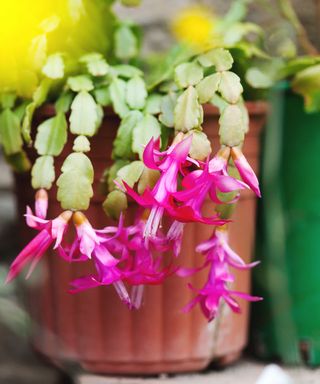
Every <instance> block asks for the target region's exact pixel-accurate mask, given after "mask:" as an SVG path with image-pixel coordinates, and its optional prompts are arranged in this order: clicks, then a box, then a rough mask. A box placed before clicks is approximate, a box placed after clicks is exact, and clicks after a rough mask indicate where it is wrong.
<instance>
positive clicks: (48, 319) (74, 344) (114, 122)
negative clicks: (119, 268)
mask: <svg viewBox="0 0 320 384" xmlns="http://www.w3.org/2000/svg"><path fill="white" fill-rule="evenodd" d="M247 107H248V109H249V113H250V132H249V133H248V135H247V137H246V142H245V146H244V153H245V155H246V157H247V158H248V161H249V162H250V164H252V166H253V168H254V169H255V171H258V161H259V148H260V145H259V144H260V143H259V136H260V132H261V129H262V126H263V124H264V121H265V114H266V105H265V103H262V102H255V103H247ZM51 113H52V109H51V108H50V107H45V108H43V109H42V110H40V111H39V113H38V114H37V116H36V121H35V125H37V124H39V123H40V122H41V121H42V120H43V119H44V118H47V117H49V116H50V114H51ZM218 117H219V115H218V111H217V109H216V108H214V107H212V106H207V107H206V108H205V123H204V127H203V128H204V130H205V132H206V133H207V134H208V136H209V138H210V140H211V142H212V144H213V148H214V150H217V149H218V146H219V138H218ZM118 124H119V120H118V118H117V117H116V116H115V115H114V114H112V113H111V112H107V113H106V116H105V118H104V121H103V124H102V126H101V128H100V130H99V133H98V135H97V136H96V137H94V138H93V139H92V141H91V143H92V144H91V148H92V150H91V152H90V154H89V155H90V158H91V160H92V162H93V164H94V169H95V183H94V190H95V195H94V198H93V200H92V203H91V206H90V209H89V210H88V211H87V212H86V214H87V216H88V217H89V219H90V221H91V223H92V224H93V226H95V227H103V226H105V225H108V224H110V223H111V222H110V221H108V219H107V218H106V216H105V215H104V213H103V211H102V209H101V202H102V201H103V196H102V195H101V194H100V193H99V180H100V178H101V175H102V172H103V170H104V169H105V167H106V166H107V165H108V164H110V163H111V158H110V155H111V148H112V141H113V138H114V136H115V133H116V129H117V127H118ZM71 147H72V140H69V142H68V144H67V146H66V148H65V150H64V152H63V153H62V155H61V156H59V157H58V158H57V159H56V170H59V168H60V166H61V165H62V162H63V160H64V159H65V157H66V156H67V154H68V153H69V152H70V151H71ZM16 191H17V199H18V211H19V217H22V215H23V213H24V212H25V206H26V204H32V202H33V198H34V191H33V190H32V189H31V187H30V180H29V176H25V175H24V176H21V175H19V176H17V177H16ZM55 196H56V189H55V188H53V189H52V190H51V191H50V192H49V198H50V203H49V211H48V217H50V218H52V217H55V216H57V215H58V214H59V213H60V212H61V208H60V206H59V203H58V202H57V201H56V198H55ZM204 210H205V213H206V215H208V216H209V215H210V214H212V204H211V203H210V202H209V201H208V202H206V204H205V207H204ZM255 210H256V199H255V196H254V194H253V193H251V192H249V191H248V192H247V191H246V192H244V193H243V194H242V197H241V199H240V201H239V203H238V205H237V208H236V211H235V214H234V223H232V224H231V225H230V243H231V246H232V247H233V248H234V249H235V251H236V252H239V254H240V255H241V256H242V257H243V258H244V260H245V261H246V262H249V261H250V260H251V255H252V246H253V242H254V235H255ZM133 215H134V208H132V209H131V210H130V212H129V216H132V217H133ZM21 231H22V238H23V239H24V240H26V239H27V238H28V237H30V234H31V233H30V231H29V230H27V229H26V227H25V226H23V228H22V230H21ZM211 233H212V228H210V227H209V226H204V225H201V224H188V225H187V226H186V229H185V235H184V240H183V246H182V251H181V255H180V259H181V263H183V265H185V266H189V267H193V266H197V265H200V264H201V262H202V256H201V255H198V254H196V253H195V246H196V245H197V244H199V243H200V242H201V241H203V240H205V239H207V238H208V237H209V236H210V234H211ZM88 268H89V267H88V265H87V264H86V263H84V264H83V263H74V264H72V265H70V264H68V263H67V262H65V261H63V260H61V259H60V258H59V257H57V256H56V255H54V253H53V252H51V251H50V252H48V253H47V255H46V256H45V257H44V258H43V262H42V263H41V264H40V266H39V267H38V269H37V271H36V272H35V273H34V275H33V276H32V277H31V278H30V280H29V281H28V283H27V288H28V289H27V292H28V295H27V296H28V298H29V304H30V305H29V308H30V313H31V316H32V318H33V324H34V328H33V345H34V346H35V348H36V349H37V350H38V351H39V352H41V353H42V354H43V355H45V356H46V357H48V358H49V359H50V360H51V361H53V362H59V363H63V362H68V361H69V362H70V361H72V362H73V361H76V362H78V363H80V364H81V366H82V367H83V368H85V369H86V370H88V371H91V372H99V373H114V374H137V373H139V374H155V373H162V372H182V371H185V372H186V371H197V370H201V369H203V368H205V367H206V366H207V365H208V364H209V362H210V361H212V360H218V361H219V362H220V363H222V364H226V363H228V362H231V361H234V360H235V359H236V358H237V357H239V356H240V354H241V351H242V350H243V348H244V347H245V345H246V342H247V329H248V320H249V319H248V311H249V306H248V303H246V302H244V301H243V300H241V303H240V304H241V307H242V314H241V315H236V314H233V313H231V312H230V310H229V309H227V308H226V307H224V308H223V309H222V312H221V315H220V317H219V318H217V319H216V320H215V321H213V322H210V323H208V322H207V321H206V319H205V318H204V316H203V315H202V313H201V311H200V310H199V308H197V307H196V308H194V309H193V310H192V311H191V312H189V313H187V314H186V313H183V312H182V310H181V309H182V308H183V307H184V306H185V305H186V304H187V303H188V302H189V301H190V300H191V299H192V297H193V296H194V293H193V292H192V291H191V290H190V289H188V287H187V283H188V282H191V283H192V284H193V285H194V286H195V287H199V288H200V287H201V285H202V284H203V283H204V281H205V276H206V271H203V272H202V273H198V274H197V275H196V276H193V277H190V278H188V279H182V278H178V277H170V278H169V279H168V280H167V281H166V282H165V283H164V284H163V285H161V286H150V287H146V289H145V296H144V302H143V306H142V308H141V309H139V310H137V311H136V310H135V311H130V310H128V309H127V308H126V307H125V306H124V305H123V304H122V303H121V302H120V300H119V298H118V297H117V296H116V294H115V292H114V290H113V288H111V287H101V288H96V289H92V290H89V291H85V292H83V293H79V294H76V295H70V294H69V293H67V288H68V282H69V281H70V280H72V279H74V278H76V277H79V276H81V275H84V274H87V273H88ZM235 274H236V283H235V289H237V290H241V291H244V292H249V290H250V272H247V271H241V272H240V273H237V272H236V271H235Z"/></svg>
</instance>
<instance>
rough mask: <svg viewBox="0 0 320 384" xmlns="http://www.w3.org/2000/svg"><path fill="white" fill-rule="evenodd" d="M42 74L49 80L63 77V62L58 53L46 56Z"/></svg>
mask: <svg viewBox="0 0 320 384" xmlns="http://www.w3.org/2000/svg"><path fill="white" fill-rule="evenodd" d="M42 73H43V74H44V75H45V76H47V77H49V78H50V79H62V78H63V76H64V62H63V59H62V56H61V54H60V53H55V54H53V55H50V56H48V58H47V61H46V63H45V65H44V66H43V67H42Z"/></svg>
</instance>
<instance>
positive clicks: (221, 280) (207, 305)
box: [184, 260, 262, 321]
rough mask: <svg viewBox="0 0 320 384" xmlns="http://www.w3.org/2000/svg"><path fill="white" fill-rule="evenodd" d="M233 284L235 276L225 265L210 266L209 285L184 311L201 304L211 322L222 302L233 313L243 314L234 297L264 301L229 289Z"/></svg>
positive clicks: (215, 263) (218, 263)
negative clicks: (229, 285) (228, 284)
mask: <svg viewBox="0 0 320 384" xmlns="http://www.w3.org/2000/svg"><path fill="white" fill-rule="evenodd" d="M232 282H233V276H232V275H231V274H229V273H228V271H227V270H226V265H225V263H223V262H221V261H219V260H216V261H215V262H214V263H212V264H211V266H210V272H209V276H208V281H207V283H206V284H205V286H204V287H203V288H202V289H200V290H199V291H198V295H197V296H196V297H195V298H194V299H193V300H192V301H191V302H190V303H189V304H188V305H187V306H186V307H185V308H184V311H189V310H190V309H192V308H193V307H194V306H195V305H196V304H200V307H201V310H202V312H203V314H204V315H205V316H206V317H207V319H208V320H209V321H211V320H213V319H214V318H215V317H216V316H217V313H218V311H219V308H220V305H221V302H222V301H224V302H225V303H226V304H227V305H228V306H229V307H230V308H231V310H232V311H233V312H236V313H240V312H241V309H240V306H239V304H238V303H237V301H236V300H235V298H234V296H236V297H240V298H242V299H245V300H248V301H260V300H262V299H261V298H260V297H256V296H251V295H249V294H247V293H242V292H237V291H233V290H230V289H228V286H227V283H232ZM191 288H192V287H191Z"/></svg>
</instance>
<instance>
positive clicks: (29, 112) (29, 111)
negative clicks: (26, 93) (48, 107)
mask: <svg viewBox="0 0 320 384" xmlns="http://www.w3.org/2000/svg"><path fill="white" fill-rule="evenodd" d="M51 84H52V80H51V79H48V78H45V79H43V80H42V81H41V83H40V84H39V86H38V87H37V88H36V90H35V91H34V93H33V96H32V100H33V101H32V102H31V103H30V104H29V105H27V107H26V111H25V116H24V118H23V122H22V136H23V138H24V140H25V141H26V142H27V143H30V142H31V136H30V132H31V124H32V118H33V114H34V111H35V110H36V108H38V107H40V105H41V104H43V103H44V102H45V101H46V99H47V96H48V93H49V89H50V86H51Z"/></svg>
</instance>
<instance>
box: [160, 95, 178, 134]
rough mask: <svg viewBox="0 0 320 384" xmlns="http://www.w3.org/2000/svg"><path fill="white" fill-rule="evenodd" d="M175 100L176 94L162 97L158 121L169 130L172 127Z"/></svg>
mask: <svg viewBox="0 0 320 384" xmlns="http://www.w3.org/2000/svg"><path fill="white" fill-rule="evenodd" d="M177 98H178V97H177V94H176V93H173V92H170V93H168V94H167V95H166V96H163V97H162V101H161V105H160V111H161V113H160V115H159V121H160V122H161V123H162V124H164V125H165V126H166V127H169V128H173V127H174V108H175V106H176V102H177Z"/></svg>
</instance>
